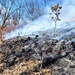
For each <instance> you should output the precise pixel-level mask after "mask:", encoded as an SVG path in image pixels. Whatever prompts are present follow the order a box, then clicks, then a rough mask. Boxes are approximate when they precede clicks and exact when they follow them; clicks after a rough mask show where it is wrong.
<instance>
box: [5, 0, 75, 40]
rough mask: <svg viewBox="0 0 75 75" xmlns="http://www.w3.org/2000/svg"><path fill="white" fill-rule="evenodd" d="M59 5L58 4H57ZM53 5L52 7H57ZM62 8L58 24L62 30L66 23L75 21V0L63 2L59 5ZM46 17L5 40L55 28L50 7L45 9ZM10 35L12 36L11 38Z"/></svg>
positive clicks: (40, 18)
mask: <svg viewBox="0 0 75 75" xmlns="http://www.w3.org/2000/svg"><path fill="white" fill-rule="evenodd" d="M55 4H57V2H55ZM55 4H52V5H55ZM59 5H60V6H62V9H61V11H60V12H61V14H60V19H61V21H59V22H58V23H57V28H60V27H61V28H62V25H63V24H64V23H66V22H70V21H74V20H75V9H74V8H75V0H63V1H62V3H59ZM44 9H45V15H43V16H41V17H39V18H38V19H36V20H35V21H33V22H31V23H29V24H27V25H25V26H23V27H21V28H19V29H16V30H14V31H12V32H11V33H8V34H6V37H5V39H10V38H13V37H16V36H19V35H20V36H23V35H29V34H32V33H33V32H36V31H42V30H47V29H49V28H54V23H53V22H52V21H51V19H50V18H51V16H50V14H49V13H50V12H51V9H50V6H46V7H45V8H44ZM64 28H65V26H64ZM9 35H10V36H9Z"/></svg>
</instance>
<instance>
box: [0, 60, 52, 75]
mask: <svg viewBox="0 0 75 75" xmlns="http://www.w3.org/2000/svg"><path fill="white" fill-rule="evenodd" d="M39 64H40V61H38V60H29V61H27V62H21V63H18V64H16V65H14V66H13V67H11V68H10V69H5V70H4V72H3V73H2V74H0V75H20V74H21V73H23V72H31V71H33V70H34V68H37V67H38V65H39ZM41 74H43V75H52V74H51V70H50V69H41V70H39V71H38V72H31V73H30V75H41Z"/></svg>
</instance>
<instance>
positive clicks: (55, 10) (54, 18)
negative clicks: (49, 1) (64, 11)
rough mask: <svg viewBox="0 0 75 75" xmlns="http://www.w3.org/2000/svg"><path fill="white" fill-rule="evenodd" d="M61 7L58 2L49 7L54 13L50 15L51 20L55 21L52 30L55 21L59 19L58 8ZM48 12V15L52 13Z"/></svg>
mask: <svg viewBox="0 0 75 75" xmlns="http://www.w3.org/2000/svg"><path fill="white" fill-rule="evenodd" d="M61 8H62V7H61V6H59V4H56V5H55V6H53V7H51V10H52V13H53V14H54V15H55V16H52V17H51V20H52V21H54V22H55V27H54V32H55V30H56V25H57V21H60V20H61V19H59V15H60V9H61ZM52 13H50V15H51V14H52Z"/></svg>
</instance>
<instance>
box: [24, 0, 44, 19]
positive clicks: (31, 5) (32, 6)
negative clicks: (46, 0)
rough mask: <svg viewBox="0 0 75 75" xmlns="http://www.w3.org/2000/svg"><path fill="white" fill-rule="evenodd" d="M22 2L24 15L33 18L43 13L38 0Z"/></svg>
mask: <svg viewBox="0 0 75 75" xmlns="http://www.w3.org/2000/svg"><path fill="white" fill-rule="evenodd" d="M24 4H25V5H24V8H25V11H27V12H26V14H25V16H26V17H28V18H29V19H31V20H35V19H36V18H38V17H39V16H41V15H42V14H43V10H42V9H41V7H40V5H39V2H38V0H30V1H29V2H27V1H24Z"/></svg>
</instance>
